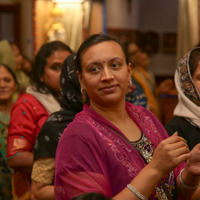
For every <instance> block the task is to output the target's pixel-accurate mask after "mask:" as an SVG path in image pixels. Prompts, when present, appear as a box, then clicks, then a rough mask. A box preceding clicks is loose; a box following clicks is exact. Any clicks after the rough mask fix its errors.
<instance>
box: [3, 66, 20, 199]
mask: <svg viewBox="0 0 200 200" xmlns="http://www.w3.org/2000/svg"><path fill="white" fill-rule="evenodd" d="M16 90H17V79H16V76H15V74H14V73H13V71H12V70H11V69H10V68H9V67H7V66H6V65H4V64H0V177H1V178H0V196H1V197H2V198H3V199H6V200H11V199H13V197H12V188H11V181H12V170H11V169H10V168H9V167H8V165H7V162H6V147H7V136H8V124H9V121H10V113H11V109H12V106H13V101H12V99H13V95H14V93H15V91H16Z"/></svg>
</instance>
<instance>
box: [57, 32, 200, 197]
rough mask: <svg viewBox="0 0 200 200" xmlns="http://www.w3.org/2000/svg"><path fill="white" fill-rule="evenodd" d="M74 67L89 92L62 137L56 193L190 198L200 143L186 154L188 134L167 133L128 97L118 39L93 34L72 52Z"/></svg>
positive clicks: (199, 177)
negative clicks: (75, 53)
mask: <svg viewBox="0 0 200 200" xmlns="http://www.w3.org/2000/svg"><path fill="white" fill-rule="evenodd" d="M76 67H77V71H78V72H77V73H78V76H79V81H80V84H81V92H82V94H83V95H84V96H85V98H84V99H85V100H86V101H87V100H88V99H89V100H88V103H87V104H85V105H84V108H83V111H82V112H80V113H78V114H77V115H76V116H75V118H74V121H73V122H72V123H70V124H69V125H68V126H67V128H66V129H65V130H64V132H63V134H62V136H61V139H60V141H59V144H58V148H57V152H56V166H55V171H56V172H55V184H54V185H55V199H56V200H71V199H72V198H74V197H76V196H78V195H81V194H83V193H90V192H95V193H101V194H103V195H105V196H106V197H112V199H114V200H121V199H124V200H129V199H130V200H136V199H141V200H146V199H150V200H155V199H160V200H165V199H166V200H167V199H168V200H169V199H183V200H186V199H190V198H191V196H192V195H193V194H194V193H195V191H196V189H197V186H199V185H198V184H199V180H200V172H199V170H198V166H199V164H200V159H199V158H198V157H197V156H196V155H198V154H199V152H200V145H198V146H196V147H195V148H194V149H193V151H192V156H191V154H190V151H189V149H188V146H187V144H186V142H185V140H184V139H182V138H180V137H178V136H177V134H175V135H173V136H171V137H170V138H169V137H168V135H167V133H166V131H165V129H164V128H163V126H162V125H161V123H160V122H159V120H158V119H157V118H156V117H155V116H154V115H153V114H152V113H151V112H150V111H148V110H147V109H145V108H143V107H141V106H134V105H132V104H130V103H128V102H125V94H126V91H127V87H128V85H130V84H131V65H130V64H128V61H127V60H126V57H125V54H124V51H123V49H122V47H121V45H120V43H119V42H118V41H117V40H116V39H115V38H112V37H110V36H108V35H104V34H96V35H93V36H91V37H90V38H88V39H87V40H86V41H85V42H83V44H82V45H81V47H80V48H79V50H78V52H77V58H76ZM187 159H188V162H187V164H186V165H185V162H184V161H185V160H187ZM182 170H183V171H182ZM180 172H181V173H180ZM179 174H180V177H181V178H180V179H179V178H178V177H179V176H178V175H179ZM180 180H181V181H180Z"/></svg>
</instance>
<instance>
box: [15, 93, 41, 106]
mask: <svg viewBox="0 0 200 200" xmlns="http://www.w3.org/2000/svg"><path fill="white" fill-rule="evenodd" d="M25 102H28V103H37V102H38V100H37V99H36V98H35V97H34V96H33V95H31V94H28V93H25V94H23V95H22V96H20V97H19V98H18V99H17V101H16V102H15V105H16V104H20V103H25ZM38 103H39V102H38Z"/></svg>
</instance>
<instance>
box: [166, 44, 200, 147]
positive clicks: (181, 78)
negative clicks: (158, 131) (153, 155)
mask: <svg viewBox="0 0 200 200" xmlns="http://www.w3.org/2000/svg"><path fill="white" fill-rule="evenodd" d="M175 84H176V88H177V90H178V98H179V102H178V104H177V106H176V108H175V110H174V116H175V117H174V118H173V119H171V120H170V121H169V122H168V123H167V124H166V125H165V128H166V130H167V132H168V134H169V135H172V134H173V133H174V132H176V131H178V135H179V136H182V137H183V138H185V139H186V140H187V143H188V146H189V148H190V150H191V149H193V147H194V146H195V145H196V144H198V143H200V48H198V47H197V48H194V49H192V50H191V51H190V52H188V53H187V54H186V55H185V56H184V57H183V58H182V59H181V61H180V63H179V65H178V68H177V70H176V72H175Z"/></svg>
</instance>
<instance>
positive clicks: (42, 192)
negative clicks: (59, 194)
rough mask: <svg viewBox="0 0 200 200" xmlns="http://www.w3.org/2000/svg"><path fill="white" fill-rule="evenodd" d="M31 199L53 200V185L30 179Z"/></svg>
mask: <svg viewBox="0 0 200 200" xmlns="http://www.w3.org/2000/svg"><path fill="white" fill-rule="evenodd" d="M31 200H55V197H54V186H53V185H44V184H42V183H38V182H35V181H32V185H31Z"/></svg>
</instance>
